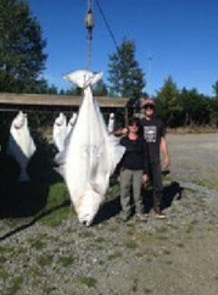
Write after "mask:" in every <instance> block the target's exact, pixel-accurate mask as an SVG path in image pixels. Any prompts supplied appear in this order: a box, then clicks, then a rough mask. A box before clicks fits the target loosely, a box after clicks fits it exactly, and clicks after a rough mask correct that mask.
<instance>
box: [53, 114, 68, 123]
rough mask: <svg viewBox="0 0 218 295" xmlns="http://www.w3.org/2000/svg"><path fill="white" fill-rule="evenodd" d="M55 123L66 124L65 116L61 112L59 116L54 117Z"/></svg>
mask: <svg viewBox="0 0 218 295" xmlns="http://www.w3.org/2000/svg"><path fill="white" fill-rule="evenodd" d="M55 124H56V125H57V126H63V125H64V124H66V116H65V115H64V114H63V113H60V114H59V116H58V117H57V118H56V119H55Z"/></svg>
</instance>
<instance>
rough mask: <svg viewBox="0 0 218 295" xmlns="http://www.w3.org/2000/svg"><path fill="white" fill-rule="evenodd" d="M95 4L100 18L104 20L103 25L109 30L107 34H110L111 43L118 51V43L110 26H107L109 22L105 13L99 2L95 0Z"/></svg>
mask: <svg viewBox="0 0 218 295" xmlns="http://www.w3.org/2000/svg"><path fill="white" fill-rule="evenodd" d="M96 4H97V6H98V9H99V11H100V13H101V15H102V18H103V20H104V23H105V25H106V27H107V29H108V32H109V34H110V36H111V39H112V41H113V43H114V45H115V47H116V49H117V51H119V46H118V44H117V41H116V39H115V36H114V34H113V32H112V30H111V28H110V26H109V23H108V21H107V19H106V16H105V13H104V12H103V10H102V8H101V5H100V3H99V1H98V0H96Z"/></svg>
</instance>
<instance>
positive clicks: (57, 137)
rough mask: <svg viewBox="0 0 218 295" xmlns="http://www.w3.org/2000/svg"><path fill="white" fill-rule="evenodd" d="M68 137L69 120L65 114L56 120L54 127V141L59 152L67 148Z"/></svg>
mask: <svg viewBox="0 0 218 295" xmlns="http://www.w3.org/2000/svg"><path fill="white" fill-rule="evenodd" d="M66 135H67V118H66V116H65V115H64V114H63V113H60V114H59V116H58V117H57V118H56V119H55V122H54V125H53V141H54V144H55V145H56V147H57V149H58V151H59V152H62V151H63V150H64V148H65V139H66Z"/></svg>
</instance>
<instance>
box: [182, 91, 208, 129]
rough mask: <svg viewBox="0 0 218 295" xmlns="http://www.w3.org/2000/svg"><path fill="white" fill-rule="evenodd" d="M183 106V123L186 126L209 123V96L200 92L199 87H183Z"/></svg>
mask: <svg viewBox="0 0 218 295" xmlns="http://www.w3.org/2000/svg"><path fill="white" fill-rule="evenodd" d="M179 101H180V105H181V107H182V117H183V124H184V125H185V126H199V125H205V124H208V123H209V117H210V111H209V98H208V97H206V96H204V95H203V94H199V93H198V91H197V89H195V88H193V89H191V90H187V89H186V88H183V89H182V91H181V93H180V95H179Z"/></svg>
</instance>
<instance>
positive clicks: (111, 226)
mask: <svg viewBox="0 0 218 295" xmlns="http://www.w3.org/2000/svg"><path fill="white" fill-rule="evenodd" d="M167 137H168V142H169V149H170V156H171V174H170V175H168V176H166V177H165V178H164V185H165V188H164V207H165V212H166V214H167V219H166V220H157V219H155V217H154V216H153V215H152V214H150V216H149V218H148V220H147V222H140V221H138V220H135V218H132V219H130V221H128V222H126V223H123V222H121V221H120V220H119V218H118V213H119V208H120V207H119V190H114V191H113V193H112V188H111V189H110V191H109V196H108V201H107V203H106V204H105V205H104V206H103V207H102V209H101V211H100V212H99V216H98V218H97V220H96V223H95V224H94V225H93V226H91V227H89V228H86V227H83V226H80V225H79V224H78V222H77V218H76V216H75V215H74V214H73V213H72V214H69V216H68V218H67V219H64V220H63V221H62V222H61V223H60V224H58V225H57V226H52V227H51V226H48V225H45V224H43V223H41V220H40V219H38V220H35V221H34V220H33V219H32V218H25V219H24V218H20V219H18V218H16V219H3V220H1V221H0V262H1V268H0V294H1V295H13V294H16V295H25V294H31V295H45V294H51V295H65V294H66V295H86V294H88V295H89V294H90V295H92V294H93V295H100V294H102V295H107V294H108V295H115V294H116V295H127V294H128V295H129V294H130V295H131V294H136V295H143V294H152V295H217V290H218V247H217V245H218V214H217V213H218V181H217V180H218V177H217V168H218V134H217V133H216V134H201V135H171V134H169V135H168V136H167ZM150 195H151V192H149V191H148V192H147V193H146V195H145V204H149V197H150ZM51 214H52V213H51Z"/></svg>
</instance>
